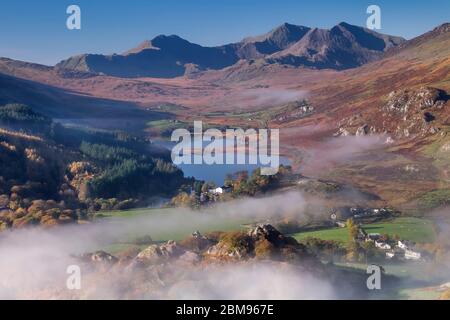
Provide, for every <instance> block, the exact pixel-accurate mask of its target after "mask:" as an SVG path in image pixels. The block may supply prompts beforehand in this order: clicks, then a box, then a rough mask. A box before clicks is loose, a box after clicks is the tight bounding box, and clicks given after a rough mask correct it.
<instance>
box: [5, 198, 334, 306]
mask: <svg viewBox="0 0 450 320" xmlns="http://www.w3.org/2000/svg"><path fill="white" fill-rule="evenodd" d="M305 206H306V201H305V199H304V197H303V196H302V195H301V194H300V193H296V192H292V193H287V194H283V195H277V196H273V197H270V198H264V199H250V200H240V201H234V202H230V203H224V204H220V205H218V206H216V207H211V208H209V209H206V210H204V211H202V212H194V211H191V210H188V209H173V210H163V211H156V213H149V214H148V215H142V216H137V217H132V218H125V219H117V218H114V219H104V220H100V221H98V222H95V223H91V224H86V225H78V226H64V227H59V228H55V229H37V228H36V229H27V230H15V231H12V232H5V233H2V234H0V257H1V259H0V298H2V299H17V298H25V299H28V298H29V299H34V298H39V299H53V298H67V297H69V298H70V297H75V298H89V299H96V298H114V299H117V298H120V299H121V298H126V299H129V298H154V299H160V298H169V299H196V298H198V299H309V298H314V299H316V298H318V299H328V298H331V297H332V296H333V294H332V291H333V290H332V287H331V286H330V285H329V284H327V283H326V282H325V281H323V280H319V279H316V278H315V277H314V276H313V275H312V274H309V273H308V272H302V271H299V270H298V269H296V268H295V267H292V266H288V265H284V266H283V267H282V269H283V272H278V270H280V269H279V268H280V265H278V264H276V263H273V264H264V263H251V264H250V263H249V264H246V263H240V264H239V265H234V264H233V265H223V266H196V267H189V268H186V266H183V265H181V266H179V265H176V264H174V265H172V266H170V267H169V268H167V267H165V268H163V269H158V268H156V267H155V269H152V270H146V271H145V273H141V272H137V271H136V272H135V270H133V269H130V268H128V267H124V266H122V267H120V268H121V269H119V270H117V269H115V270H109V269H107V270H105V271H103V272H98V271H95V272H93V271H92V270H89V271H87V273H85V271H86V269H85V268H84V267H83V268H82V290H81V291H70V290H68V289H67V288H66V280H67V278H68V276H69V275H68V274H67V273H66V270H67V267H68V266H70V265H80V260H79V257H78V255H80V254H83V253H86V252H93V251H96V250H99V249H101V248H104V247H105V246H107V245H109V244H111V243H115V242H117V241H119V240H120V239H123V238H124V237H127V236H130V235H133V234H142V233H145V234H148V235H152V234H157V233H159V234H166V235H167V239H170V234H177V233H178V232H180V230H186V229H189V230H191V231H192V232H193V231H195V230H201V229H202V228H206V227H210V226H211V224H212V223H218V222H220V221H223V222H226V221H230V220H234V219H237V220H239V221H241V220H242V221H255V220H258V221H261V220H265V219H267V218H273V217H282V216H283V215H285V214H291V215H292V214H297V215H299V216H301V215H302V214H303V213H304V209H305ZM150 212H151V211H150ZM218 229H219V230H220V228H218ZM88 269H89V268H88ZM142 277H143V278H142ZM161 277H163V278H165V279H164V280H162V279H161ZM136 286H138V287H140V289H141V290H138V291H139V292H140V293H139V294H138V295H137V296H134V295H133V292H135V290H136ZM142 286H144V287H145V286H147V287H145V288H143V287H142Z"/></svg>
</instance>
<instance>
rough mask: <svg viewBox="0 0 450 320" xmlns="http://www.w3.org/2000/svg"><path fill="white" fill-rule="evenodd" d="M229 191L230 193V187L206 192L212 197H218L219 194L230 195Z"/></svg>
mask: <svg viewBox="0 0 450 320" xmlns="http://www.w3.org/2000/svg"><path fill="white" fill-rule="evenodd" d="M231 191H232V187H225V186H223V187H218V188H215V189H209V190H208V192H209V193H211V194H213V195H220V194H224V193H230V192H231Z"/></svg>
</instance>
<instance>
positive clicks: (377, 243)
mask: <svg viewBox="0 0 450 320" xmlns="http://www.w3.org/2000/svg"><path fill="white" fill-rule="evenodd" d="M375 247H377V248H378V249H381V250H391V249H392V247H391V246H390V245H389V244H387V243H386V242H382V241H375Z"/></svg>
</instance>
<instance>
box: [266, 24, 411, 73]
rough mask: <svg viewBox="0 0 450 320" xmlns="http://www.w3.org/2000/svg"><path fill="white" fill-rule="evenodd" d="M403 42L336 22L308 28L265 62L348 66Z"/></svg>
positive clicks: (318, 66)
mask: <svg viewBox="0 0 450 320" xmlns="http://www.w3.org/2000/svg"><path fill="white" fill-rule="evenodd" d="M403 42H405V40H404V39H403V38H399V37H393V36H388V35H384V34H380V33H377V32H374V31H372V30H369V29H366V28H361V27H357V26H352V25H350V24H347V23H344V22H343V23H340V24H338V25H337V26H335V27H333V28H332V29H330V30H325V29H317V28H315V29H312V30H310V31H309V32H308V33H307V34H306V35H305V36H304V37H302V39H301V40H300V41H298V42H297V43H295V44H294V45H292V46H290V47H288V48H286V49H285V50H283V51H280V52H277V53H275V54H273V55H271V56H270V57H268V59H267V60H268V61H269V62H273V63H275V62H278V63H281V64H290V65H295V66H307V67H314V68H319V69H324V68H327V69H337V70H343V69H350V68H355V67H359V66H361V65H363V64H365V63H368V62H371V61H374V60H377V59H379V58H381V57H382V56H383V54H384V52H386V51H387V50H388V49H390V48H392V47H395V46H398V45H400V44H402V43H403Z"/></svg>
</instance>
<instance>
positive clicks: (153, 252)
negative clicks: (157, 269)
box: [135, 241, 186, 265]
mask: <svg viewBox="0 0 450 320" xmlns="http://www.w3.org/2000/svg"><path fill="white" fill-rule="evenodd" d="M184 253H186V250H184V249H183V248H181V247H180V246H179V245H178V244H177V243H176V242H175V241H168V242H167V243H165V244H162V245H156V244H153V245H151V246H149V247H147V248H146V249H144V250H142V251H141V252H140V253H139V254H138V255H137V256H136V258H135V260H136V262H137V263H138V264H144V265H150V264H161V263H164V262H167V261H169V260H172V259H176V258H179V257H180V256H182V255H183V254H184Z"/></svg>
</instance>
